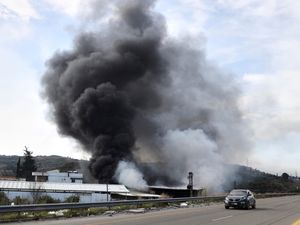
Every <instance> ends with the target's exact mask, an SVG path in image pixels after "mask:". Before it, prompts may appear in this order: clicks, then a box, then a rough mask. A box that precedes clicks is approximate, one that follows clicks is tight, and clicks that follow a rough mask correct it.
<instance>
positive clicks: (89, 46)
mask: <svg viewBox="0 0 300 225" xmlns="http://www.w3.org/2000/svg"><path fill="white" fill-rule="evenodd" d="M98 4H99V3H98ZM98 4H95V5H94V6H97V5H98ZM153 6H154V5H153V1H142V0H141V1H138V0H134V1H121V2H119V4H117V8H116V10H114V12H115V13H116V15H114V16H113V18H112V19H111V21H110V22H109V24H108V26H107V27H101V28H99V29H96V28H95V30H94V31H89V32H82V33H81V34H79V35H78V37H77V38H76V39H75V41H74V48H73V49H72V50H69V51H63V52H58V53H56V54H55V55H54V56H53V57H52V58H51V59H50V60H49V61H48V63H47V66H48V69H47V71H46V73H45V75H44V78H43V85H44V88H45V92H44V94H45V97H46V99H47V101H48V102H49V104H50V105H51V108H52V112H53V115H54V120H55V122H56V123H57V126H58V129H59V132H60V133H61V134H62V135H66V136H70V137H73V138H74V139H76V140H77V141H78V142H79V143H80V144H81V145H82V146H83V147H84V149H85V150H86V151H88V152H90V153H91V155H92V158H91V161H90V171H91V173H92V175H93V176H94V177H96V178H97V179H98V180H99V182H118V181H119V182H120V181H122V182H123V183H126V173H127V172H128V171H130V174H131V176H130V180H131V181H134V182H131V183H137V181H136V180H135V179H138V180H140V184H139V185H137V187H139V186H143V187H144V186H145V184H146V183H145V181H144V180H143V179H145V180H146V181H148V182H150V183H151V184H164V185H178V184H184V183H185V180H186V175H187V173H188V172H189V171H193V172H194V173H195V174H196V176H195V177H196V180H195V183H196V185H197V184H198V185H201V186H205V185H206V186H216V185H217V186H220V185H221V184H222V180H223V179H221V178H223V177H224V176H225V174H224V171H223V166H222V165H223V164H224V163H225V162H226V161H227V160H228V159H230V160H235V159H236V158H238V159H242V158H244V156H245V155H246V154H245V152H246V151H247V149H248V142H247V140H246V138H245V136H246V135H248V134H247V130H246V129H245V128H244V125H243V123H242V119H241V115H240V113H239V110H238V108H237V106H236V105H237V98H238V94H239V92H238V90H237V88H236V85H235V83H234V82H233V81H232V80H231V78H230V77H229V76H226V75H224V74H222V73H220V71H218V69H216V68H215V67H213V66H211V65H210V64H209V63H207V61H206V59H205V56H204V54H203V52H201V51H200V50H197V48H196V47H195V46H192V43H193V42H188V41H186V40H172V39H171V38H169V37H168V36H167V32H166V24H165V21H164V18H163V16H162V15H160V14H158V13H156V12H154V10H153ZM143 161H146V162H147V161H148V162H149V161H152V162H155V164H156V165H157V168H158V167H159V168H161V169H157V168H155V166H154V167H153V166H147V165H146V166H145V165H144V164H143V163H142V162H143ZM126 171H127V172H126ZM124 174H125V175H124ZM141 174H144V177H143V176H142V175H141ZM135 175H136V178H132V176H135ZM207 177H209V178H207ZM219 178H220V179H219ZM216 179H218V183H215V184H213V181H216Z"/></svg>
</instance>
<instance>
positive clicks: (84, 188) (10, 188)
mask: <svg viewBox="0 0 300 225" xmlns="http://www.w3.org/2000/svg"><path fill="white" fill-rule="evenodd" d="M0 191H3V192H4V193H5V194H6V195H7V197H8V198H9V199H10V200H12V199H14V198H15V197H17V196H20V197H22V198H27V199H31V200H32V199H33V198H34V197H36V196H42V195H48V196H50V197H52V198H54V199H58V200H60V201H64V200H65V199H66V198H68V197H70V196H72V195H76V196H79V197H80V202H101V201H107V200H113V198H112V196H113V195H118V194H122V195H124V194H127V193H128V194H129V190H128V189H127V188H126V187H125V186H124V185H117V184H108V185H106V184H81V183H53V182H28V181H8V180H0Z"/></svg>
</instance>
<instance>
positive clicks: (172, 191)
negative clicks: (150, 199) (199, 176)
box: [149, 186, 203, 198]
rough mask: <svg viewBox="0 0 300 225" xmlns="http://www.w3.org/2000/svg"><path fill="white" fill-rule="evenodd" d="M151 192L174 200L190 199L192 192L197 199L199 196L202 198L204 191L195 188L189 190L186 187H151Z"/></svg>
mask: <svg viewBox="0 0 300 225" xmlns="http://www.w3.org/2000/svg"><path fill="white" fill-rule="evenodd" d="M149 190H150V192H151V193H153V194H157V195H167V196H169V197H173V198H179V197H190V196H191V192H192V196H194V197H197V196H201V194H202V191H203V189H202V188H195V187H194V188H193V189H192V190H189V189H187V188H186V187H166V186H149Z"/></svg>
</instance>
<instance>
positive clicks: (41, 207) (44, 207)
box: [0, 193, 295, 213]
mask: <svg viewBox="0 0 300 225" xmlns="http://www.w3.org/2000/svg"><path fill="white" fill-rule="evenodd" d="M288 195H295V194H291V193H272V194H257V195H255V196H256V197H257V198H266V197H279V196H288ZM224 198H225V195H219V196H201V197H188V198H165V199H147V200H123V201H109V202H97V203H56V204H32V205H14V206H11V205H6V206H0V213H9V212H35V211H56V210H62V209H84V208H97V207H113V206H121V205H136V206H139V205H142V204H147V203H154V204H155V203H180V202H190V201H222V200H223V199H224Z"/></svg>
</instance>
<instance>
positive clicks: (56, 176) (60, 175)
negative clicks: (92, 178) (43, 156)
mask: <svg viewBox="0 0 300 225" xmlns="http://www.w3.org/2000/svg"><path fill="white" fill-rule="evenodd" d="M32 176H33V177H34V181H36V182H52V183H83V174H82V173H78V172H77V171H68V172H59V170H51V171H47V172H32Z"/></svg>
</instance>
